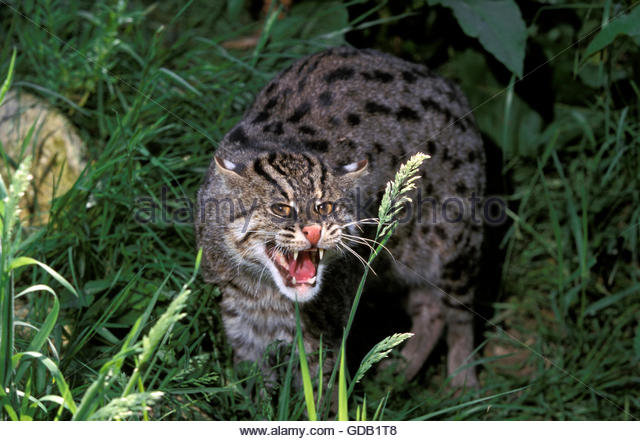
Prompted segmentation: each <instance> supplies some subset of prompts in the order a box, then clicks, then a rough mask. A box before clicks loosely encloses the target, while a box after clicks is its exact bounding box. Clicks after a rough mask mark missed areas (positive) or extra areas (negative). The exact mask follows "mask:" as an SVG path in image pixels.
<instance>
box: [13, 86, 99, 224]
mask: <svg viewBox="0 0 640 441" xmlns="http://www.w3.org/2000/svg"><path fill="white" fill-rule="evenodd" d="M34 124H35V128H34V130H33V136H32V138H31V139H30V141H29V142H28V143H27V144H26V145H24V151H22V149H23V144H25V140H26V138H27V136H28V134H29V131H30V130H31V127H32V126H34ZM0 145H1V146H2V149H3V152H4V154H6V156H7V157H8V161H9V163H8V164H7V163H6V162H5V161H4V160H3V161H2V164H0V176H2V179H3V180H4V182H5V184H6V185H7V187H8V186H9V182H8V176H7V175H8V173H7V166H8V167H9V169H10V170H11V173H13V171H14V170H15V168H16V166H17V164H18V163H19V162H20V160H21V158H24V157H25V155H33V156H32V158H33V161H32V165H31V174H32V175H33V180H32V181H31V183H30V186H29V188H28V190H27V191H26V193H25V196H24V198H23V199H22V200H21V201H20V209H21V211H20V218H21V219H22V221H23V222H28V223H29V224H31V225H42V224H45V223H46V222H47V221H48V220H49V212H50V209H51V201H52V199H53V197H54V196H55V197H59V196H61V195H63V194H64V193H66V192H67V191H68V190H69V189H70V188H71V187H72V186H73V184H74V183H75V182H76V180H77V178H78V176H79V175H80V173H81V172H82V170H83V169H84V167H85V165H86V157H87V150H86V146H85V145H84V143H83V142H82V139H81V138H80V136H79V135H78V131H77V130H76V128H75V127H74V126H73V125H72V124H71V122H69V120H68V119H67V118H66V117H65V116H64V115H63V114H62V113H61V112H59V111H58V110H56V109H55V108H53V107H52V106H51V105H49V103H47V102H46V101H44V100H42V99H40V98H38V97H36V96H34V95H31V94H29V93H26V92H22V91H10V92H9V93H7V95H6V96H5V97H4V100H3V102H2V104H1V105H0ZM21 152H22V156H21ZM3 156H4V155H3ZM54 190H55V194H54Z"/></svg>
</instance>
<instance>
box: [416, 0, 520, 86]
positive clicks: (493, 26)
mask: <svg viewBox="0 0 640 441" xmlns="http://www.w3.org/2000/svg"><path fill="white" fill-rule="evenodd" d="M427 3H429V4H430V5H432V6H433V5H438V4H439V5H442V6H445V7H447V8H450V9H451V10H452V11H453V14H454V15H455V16H456V20H458V23H459V24H460V27H461V28H462V30H463V31H464V33H465V34H467V35H468V36H470V37H473V38H477V39H478V40H479V41H480V43H481V44H482V46H484V48H485V49H486V50H487V51H489V52H491V54H493V56H495V57H496V58H497V59H498V60H500V62H501V63H502V64H504V65H505V66H506V67H507V68H508V69H509V70H510V71H511V72H513V73H514V74H516V75H518V76H519V77H522V69H523V65H524V53H525V44H526V41H527V28H526V26H525V24H524V21H523V20H522V15H521V14H520V9H519V8H518V5H517V4H516V3H515V2H514V1H513V0H427Z"/></svg>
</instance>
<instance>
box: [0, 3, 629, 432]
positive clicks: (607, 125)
mask: <svg viewBox="0 0 640 441" xmlns="http://www.w3.org/2000/svg"><path fill="white" fill-rule="evenodd" d="M58 3H60V2H57V1H49V2H44V1H43V2H9V3H8V5H9V6H7V5H2V6H0V10H1V11H2V13H1V15H0V29H1V30H2V35H3V36H4V38H3V39H2V41H0V78H2V79H4V76H5V75H6V73H7V72H8V71H9V64H10V60H11V55H12V53H13V50H14V49H15V50H16V53H17V57H16V63H15V72H14V76H13V87H14V88H20V89H23V90H25V91H29V92H31V93H34V94H37V95H38V96H40V97H42V98H43V99H45V100H47V101H49V102H50V103H51V104H52V105H54V106H56V107H57V108H58V109H60V110H61V111H63V112H64V113H65V114H66V115H67V116H69V118H70V119H71V120H72V122H73V123H74V124H75V125H76V127H78V129H79V130H80V132H81V134H82V136H83V138H84V140H85V142H86V144H87V146H88V149H89V153H90V163H89V166H88V167H87V169H86V170H85V172H84V173H83V175H82V176H81V177H80V178H79V179H78V181H77V183H76V185H75V187H74V188H73V189H72V190H71V191H70V192H68V193H67V194H66V195H63V196H61V197H60V198H58V199H57V200H56V201H55V203H54V206H53V208H52V211H51V217H50V221H49V223H48V224H47V225H46V226H43V227H39V228H36V227H29V228H27V227H22V228H19V229H17V231H16V234H17V235H16V236H14V239H13V240H12V244H13V246H12V248H11V256H15V257H20V256H31V257H33V258H35V259H37V260H38V261H40V262H43V263H46V264H47V265H48V267H50V268H53V269H55V271H57V273H59V274H60V275H61V276H62V277H64V279H66V280H67V281H68V282H69V283H70V285H71V286H70V287H71V288H72V289H71V290H68V289H65V288H64V287H63V286H62V285H61V284H60V282H59V280H56V279H55V278H54V277H52V276H50V275H49V273H47V272H46V271H42V270H33V268H15V269H14V270H13V278H12V279H10V278H7V274H9V272H8V270H7V268H6V267H3V273H2V277H3V288H2V289H3V298H2V299H3V302H0V303H1V304H7V305H8V302H7V299H8V298H9V297H7V296H6V295H7V293H10V292H12V289H13V292H15V293H18V292H20V291H21V290H23V289H26V288H28V287H31V286H34V285H38V284H44V285H48V286H50V288H52V289H54V290H55V293H56V297H55V299H56V301H57V302H59V306H60V308H59V312H58V313H56V315H57V317H56V319H55V326H51V329H50V331H49V332H48V338H49V339H50V341H51V344H52V345H53V346H54V347H55V348H56V349H57V352H58V354H59V359H57V358H56V356H55V354H54V353H53V352H52V351H51V350H50V349H48V345H47V344H42V345H40V349H39V350H40V351H41V354H42V356H43V357H47V359H48V360H50V361H51V363H50V364H48V362H47V363H44V362H39V361H34V362H27V361H26V358H25V361H24V363H25V364H24V366H27V367H26V368H24V369H25V370H24V372H21V371H20V366H18V368H17V370H16V371H15V372H16V373H18V372H20V373H21V376H22V377H21V378H20V381H19V382H18V384H14V385H13V386H12V387H13V391H14V392H15V391H17V390H19V391H24V392H26V393H27V395H29V394H31V395H32V396H33V397H36V398H42V397H46V396H47V395H49V396H63V392H62V391H61V390H60V389H59V387H60V382H59V381H58V382H56V383H54V382H53V381H52V377H53V376H55V375H58V374H57V372H59V374H60V377H58V378H64V379H65V382H66V384H68V391H69V394H70V396H71V397H73V400H74V403H75V404H76V406H77V407H78V408H79V409H81V411H82V412H83V413H81V414H80V415H79V418H89V417H91V416H94V417H96V418H121V419H204V418H212V419H225V420H235V419H284V418H286V419H305V418H307V416H308V415H307V413H306V409H307V404H306V402H305V397H304V394H303V391H299V390H297V389H296V388H295V387H294V385H293V384H286V383H285V384H282V385H279V387H277V388H275V389H270V390H267V391H264V392H260V391H262V390H263V389H264V380H263V379H262V377H261V376H260V375H259V372H258V370H257V368H256V367H255V366H252V365H250V364H246V363H245V364H241V365H239V366H234V365H233V362H232V353H231V349H230V347H229V346H228V344H227V343H226V341H225V337H224V332H223V329H222V324H221V319H220V314H219V310H218V307H217V304H218V301H219V297H220V293H219V291H218V290H217V289H216V288H215V287H213V286H208V285H206V284H204V282H203V281H202V280H201V279H199V278H197V279H195V280H194V281H193V282H192V283H191V285H190V290H191V293H190V294H189V297H188V299H187V300H186V305H185V306H184V308H185V309H184V311H185V312H186V315H185V316H184V317H182V318H179V316H176V315H175V314H173V315H172V317H173V319H172V320H170V322H171V323H172V324H170V325H168V323H169V322H167V321H166V320H167V319H165V321H163V322H162V323H164V324H165V325H166V328H163V329H164V331H166V332H162V335H159V334H157V330H158V329H159V328H155V327H156V326H159V324H160V323H161V321H162V320H159V319H160V317H161V315H162V314H163V313H164V312H165V311H167V310H168V309H169V308H170V305H171V302H172V300H174V301H175V299H176V298H178V299H182V300H184V299H183V297H182V296H180V293H181V292H182V293H183V295H184V292H185V289H186V288H185V285H186V284H187V283H188V282H189V280H190V279H191V277H192V274H193V268H194V262H195V259H196V250H195V245H194V243H195V241H194V237H193V231H192V225H191V223H190V222H188V221H186V220H185V219H184V216H183V215H184V211H181V210H183V209H184V208H185V207H186V206H187V205H186V201H187V200H193V199H194V195H195V191H196V190H197V188H198V186H199V185H200V183H201V180H202V177H203V175H204V173H205V170H206V168H207V166H208V163H209V160H210V158H211V154H212V153H213V151H214V150H215V147H216V140H219V139H221V137H222V136H223V135H224V134H225V133H226V131H227V130H229V129H230V128H231V127H232V126H233V124H235V123H236V122H237V121H238V120H239V119H240V118H241V116H242V113H243V111H244V110H245V109H246V108H247V107H248V106H249V105H250V103H251V101H252V98H253V96H254V95H255V93H256V92H257V91H258V90H260V88H262V87H263V86H264V84H265V83H266V82H267V81H268V80H269V79H270V78H271V77H272V76H273V75H275V73H277V72H278V71H279V70H280V69H282V68H283V67H285V66H286V65H287V64H288V63H290V62H291V61H292V60H294V59H297V58H298V57H300V56H302V55H304V54H307V53H311V52H314V51H316V50H318V49H320V48H322V47H326V46H332V45H336V44H342V43H343V42H344V41H345V38H347V39H348V41H350V42H353V43H358V44H363V45H368V46H369V45H372V46H375V47H378V48H381V49H383V50H387V51H391V52H395V53H397V54H399V55H401V56H403V57H405V58H408V59H413V60H417V61H421V62H426V63H428V64H430V65H432V66H435V67H437V70H438V71H440V72H442V73H444V74H445V75H447V76H449V77H452V78H455V79H456V80H457V81H458V82H459V83H460V84H461V85H462V87H463V89H464V90H465V92H466V93H467V94H468V96H469V98H470V101H471V102H472V105H474V106H476V105H478V106H479V107H477V108H476V109H475V110H474V115H475V117H476V120H477V121H478V124H479V125H480V127H481V129H482V131H483V133H484V134H485V136H486V137H487V139H488V140H491V141H492V142H493V143H495V144H496V145H497V146H498V148H499V149H500V151H501V152H502V170H501V171H498V172H496V173H497V177H498V180H499V181H502V182H503V183H504V184H505V185H504V186H505V187H506V190H503V191H504V196H505V198H507V200H508V201H509V209H510V211H509V218H510V220H511V223H510V224H509V225H508V227H507V228H505V229H504V231H499V232H498V233H499V237H498V240H499V241H500V250H501V253H503V254H504V259H502V260H503V261H504V263H503V267H502V272H501V280H500V281H499V284H498V288H496V289H495V291H496V292H495V293H493V294H494V295H493V298H489V299H487V300H484V299H480V306H482V307H483V308H482V309H480V310H481V311H485V312H482V318H481V317H478V321H479V322H481V323H482V324H483V325H484V327H483V328H482V331H481V333H480V336H479V339H478V340H479V341H478V343H479V345H480V347H479V348H478V359H479V360H478V364H479V366H478V368H479V374H480V375H479V377H480V380H481V385H482V386H481V388H480V389H479V390H478V391H467V392H465V393H464V394H461V395H455V394H453V393H452V392H451V391H450V390H449V389H447V387H446V383H447V382H446V366H445V364H444V362H443V351H436V353H435V354H434V356H433V357H431V358H430V361H429V364H428V366H427V367H426V369H425V370H424V371H423V372H422V373H421V374H420V375H419V377H418V378H417V379H416V380H414V381H413V382H411V383H406V382H404V381H402V380H401V379H399V378H398V377H397V376H395V375H393V374H392V373H391V372H388V371H381V372H377V373H375V372H374V371H369V372H368V373H367V375H366V376H365V377H364V378H363V380H362V382H361V383H359V384H358V385H356V386H355V387H354V388H353V390H349V391H348V392H349V394H350V395H349V402H348V411H349V417H350V418H352V419H353V418H355V417H356V416H357V415H356V414H357V413H358V414H359V415H360V416H362V415H363V413H362V412H363V411H362V410H357V409H358V406H360V409H363V408H366V415H367V416H368V417H372V416H373V415H374V414H377V416H378V417H379V416H380V414H381V413H382V415H383V418H384V419H414V418H415V419H451V420H462V419H571V420H575V419H578V420H582V419H635V418H638V417H640V399H639V398H638V396H640V394H639V392H640V375H639V374H638V372H640V369H639V368H640V323H639V318H640V266H639V265H638V263H639V259H638V249H639V247H638V233H639V231H640V201H639V200H638V199H639V198H640V193H639V192H638V189H639V188H640V148H639V147H640V145H639V141H638V140H640V123H639V121H640V118H639V116H640V106H639V104H640V89H639V87H638V84H637V78H638V77H639V75H638V72H639V71H640V68H639V66H638V64H637V61H636V60H638V59H639V58H638V55H639V52H640V51H639V50H638V43H640V42H639V41H638V38H637V36H636V37H628V36H625V35H622V36H620V37H618V38H617V39H616V40H614V41H613V43H611V44H610V45H609V46H607V47H606V48H605V49H604V50H603V51H601V52H598V53H596V54H595V55H592V56H590V57H589V58H586V59H584V57H583V54H584V50H585V48H586V47H587V44H588V42H589V41H590V39H591V36H592V35H593V34H591V36H589V37H588V38H587V39H586V40H584V41H582V42H581V43H580V44H577V45H574V46H572V47H571V48H570V49H568V50H567V51H566V52H562V54H561V55H560V56H558V57H557V58H553V59H552V57H553V56H554V55H555V54H558V53H561V51H563V50H564V49H565V48H567V47H569V46H570V45H571V44H572V43H574V42H575V41H576V40H577V39H579V38H581V37H583V36H587V35H589V33H590V32H591V31H592V30H593V29H595V28H596V27H597V26H599V25H601V24H602V22H603V17H605V16H607V17H612V16H614V15H615V14H617V13H620V12H622V8H624V7H628V6H630V5H631V3H624V2H622V3H620V4H618V3H613V2H610V3H607V5H605V6H604V7H603V5H601V4H600V3H595V2H594V3H593V4H588V3H574V4H566V5H556V6H554V7H545V9H544V10H538V11H537V13H532V12H531V11H528V12H526V11H524V6H522V9H523V15H524V18H525V23H526V25H527V26H528V38H529V43H530V44H532V45H535V46H536V47H538V48H539V49H540V52H541V53H542V54H543V55H544V57H543V59H542V61H545V60H549V59H551V61H550V63H549V64H548V65H547V66H546V68H545V69H547V70H546V72H547V73H548V76H547V77H545V78H546V79H547V83H544V84H543V86H540V85H536V83H531V82H527V81H524V82H522V83H521V84H522V90H519V89H518V87H519V86H518V84H519V83H516V84H515V87H513V88H508V91H507V93H506V94H499V95H497V96H496V97H495V98H494V99H493V100H492V101H489V102H486V103H485V101H486V100H487V99H488V98H490V97H493V96H494V95H495V94H496V93H498V92H500V91H502V90H503V89H505V88H507V87H508V86H509V84H510V80H511V78H512V77H511V74H510V73H509V72H506V73H505V72H504V69H502V68H501V66H500V65H499V63H498V62H496V60H495V59H493V58H492V55H490V54H489V53H487V52H486V51H484V50H483V49H482V47H480V46H479V45H478V44H477V43H476V42H475V40H473V39H470V38H468V37H465V36H464V33H463V32H462V30H461V29H460V28H458V27H457V26H456V25H455V19H454V17H453V16H452V14H451V12H450V11H449V10H447V9H444V8H441V7H438V8H435V7H434V8H428V7H426V6H423V5H422V4H421V3H420V2H408V1H407V2H397V4H395V5H394V6H389V5H388V4H385V3H374V2H368V3H363V2H358V1H353V2H350V4H352V6H351V7H350V9H349V10H348V11H347V9H345V7H343V6H341V5H340V4H337V3H331V4H330V5H318V4H316V3H313V2H309V1H303V2H301V3H300V5H299V6H298V7H297V8H298V9H297V10H295V9H294V11H292V12H290V13H288V14H287V15H286V18H283V19H279V18H276V17H277V14H278V11H277V10H275V9H273V10H272V11H270V14H269V15H268V17H267V18H266V19H265V20H259V19H256V17H253V16H251V14H250V13H249V11H248V8H247V6H246V5H245V4H244V2H242V1H229V2H215V3H214V5H213V6H211V5H209V4H208V3H207V2H196V1H194V2H189V3H186V4H185V3H182V2H177V1H173V0H171V1H166V2H158V3H154V4H153V5H151V4H150V3H143V2H135V1H134V2H129V3H125V2H115V1H113V2H111V1H106V0H101V1H98V2H66V3H65V5H64V7H60V6H59V5H58ZM68 3H69V4H68ZM18 5H19V6H18ZM542 6H543V4H542V3H541V4H539V5H537V7H538V8H539V7H542ZM609 8H610V9H609ZM567 14H569V15H570V16H571V17H573V18H571V19H567ZM450 24H453V25H450ZM443 27H444V29H443ZM261 29H262V30H263V33H262V37H261V38H260V39H259V42H258V44H257V46H255V47H252V48H249V49H247V50H232V49H225V47H224V46H223V42H225V41H229V40H233V39H237V38H241V37H245V36H250V35H254V34H256V33H257V32H258V31H259V30H261ZM532 47H533V46H532ZM531 52H535V51H533V49H531ZM537 64H540V63H537ZM532 67H535V66H531V67H529V68H527V69H525V72H527V71H528V70H529V69H530V68H532ZM501 69H502V70H501ZM543 70H544V69H543ZM536 78H537V77H536V76H534V79H536ZM536 81H537V80H536ZM527 90H529V91H534V94H537V95H538V97H537V98H539V99H541V100H542V101H544V102H545V105H548V106H547V108H551V109H553V110H554V112H553V114H552V115H551V114H545V112H544V111H543V110H541V107H540V106H539V105H536V104H535V103H533V102H532V101H531V99H528V98H526V91H527ZM523 97H524V98H523ZM483 103H484V104H483ZM480 104H482V105H480ZM543 107H544V106H543ZM547 113H548V112H547ZM0 166H1V167H7V168H8V169H9V170H10V172H11V174H14V172H15V169H13V168H12V166H11V165H9V164H8V163H6V162H4V161H3V162H2V163H1V164H0ZM6 184H7V188H8V187H9V186H8V183H6ZM163 188H164V189H166V190H165V194H166V201H167V205H168V207H169V216H168V218H167V219H165V220H163V219H159V220H158V221H157V222H155V223H148V224H142V223H139V222H137V221H136V220H135V214H136V207H137V206H139V205H140V204H139V202H138V203H137V202H136V201H139V200H140V198H143V197H150V198H152V199H153V200H155V201H156V202H157V203H158V204H161V203H162V200H163V196H162V195H163ZM181 214H182V216H181ZM3 219H4V215H3ZM5 244H6V242H5V241H4V239H3V252H4V253H5V254H4V255H3V258H4V257H5V256H8V255H9V254H8V253H9V249H8V248H6V247H5ZM493 265H495V266H499V265H500V259H497V258H496V259H494V263H493ZM10 286H11V287H10ZM7 287H10V288H7ZM72 291H75V293H76V294H77V296H76V295H74V294H73V292H72ZM25 297H26V298H27V299H28V307H29V313H28V316H27V318H26V319H25V320H24V321H25V322H27V323H29V324H31V325H33V326H35V327H37V328H39V329H48V328H49V325H53V323H52V321H51V319H50V318H49V317H51V315H50V314H51V312H52V311H53V310H54V309H55V308H54V307H53V306H52V296H49V297H47V296H44V295H33V294H28V295H26V296H25ZM182 300H181V301H182ZM5 309H7V308H5ZM3 311H4V313H7V311H8V310H4V309H3ZM5 317H6V316H5V315H3V325H4V324H6V323H8V321H6V320H5ZM154 329H155V332H156V334H154ZM145 335H155V336H156V337H155V338H154V339H153V345H151V346H146V347H145V343H144V340H142V336H145ZM42 337H43V334H40V336H38V333H37V332H35V331H33V332H31V331H24V332H22V331H21V332H16V334H15V352H16V353H17V352H25V351H29V350H30V349H29V348H30V347H31V345H33V342H34V341H35V342H36V343H43V340H42ZM514 339H515V340H514ZM2 347H3V348H5V349H4V350H3V352H4V353H3V354H0V358H2V361H3V362H6V360H7V358H6V356H7V352H10V350H9V349H6V344H4V343H3V346H2ZM294 349H295V348H294ZM143 354H146V355H145V358H144V359H143V358H141V357H143ZM509 354H511V355H509ZM346 355H347V357H348V355H349V351H348V349H347V352H346ZM146 357H149V358H146ZM40 360H42V358H40ZM282 360H283V363H284V368H289V369H293V366H292V365H291V362H290V361H289V359H288V357H287V354H283V358H282ZM296 362H297V359H296ZM21 363H22V361H21ZM109 369H113V371H112V373H113V375H112V376H109V380H108V384H104V383H103V382H102V383H101V381H103V380H104V378H105V375H106V373H107V372H108V371H109ZM351 374H355V373H354V372H352V373H351ZM152 392H161V393H162V397H161V398H158V396H157V395H153V396H152V395H149V394H150V393H152ZM145 394H146V395H145ZM365 394H366V402H365V400H364V397H365ZM317 395H318V394H317V390H316V396H315V397H314V399H315V400H317V401H316V405H317V406H318V408H317V410H318V415H319V416H326V415H327V414H328V412H327V408H326V406H325V407H324V408H322V405H321V403H320V402H319V401H320V398H321V397H318V396H317ZM322 395H323V396H324V397H326V396H328V392H327V391H323V392H322ZM83 397H92V398H91V400H89V401H86V402H84V404H83V402H82V399H83ZM154 398H157V399H155V404H154V405H153V406H152V409H151V410H150V411H148V410H145V408H146V405H148V404H149V403H150V402H151V401H152V400H153V399H154ZM2 399H3V400H5V398H2ZM7 400H8V401H7ZM51 400H52V401H47V400H41V402H40V403H39V404H37V403H35V402H33V401H31V402H30V401H29V400H28V399H22V398H20V397H19V396H17V395H15V394H14V395H9V396H7V397H6V400H5V401H3V408H2V409H0V415H2V416H1V418H2V419H12V418H20V417H23V418H25V419H29V418H33V419H37V420H43V419H53V418H60V419H71V418H73V417H74V415H76V412H78V410H77V409H76V412H74V411H73V410H70V409H66V408H64V407H63V406H61V405H60V403H59V402H56V399H55V398H52V399H51ZM58 401H59V400H58ZM325 401H326V400H325ZM89 403H90V404H89ZM9 407H11V409H12V410H13V413H11V411H9V410H8V408H9ZM68 407H69V406H68ZM105 409H106V410H105ZM100 412H102V413H100Z"/></svg>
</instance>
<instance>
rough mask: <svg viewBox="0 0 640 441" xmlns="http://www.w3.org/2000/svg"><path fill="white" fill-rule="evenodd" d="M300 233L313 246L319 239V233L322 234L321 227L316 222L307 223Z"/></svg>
mask: <svg viewBox="0 0 640 441" xmlns="http://www.w3.org/2000/svg"><path fill="white" fill-rule="evenodd" d="M302 233H303V234H304V236H305V237H306V238H307V240H308V241H309V242H311V246H312V247H315V246H316V245H317V244H318V241H319V240H320V235H321V234H322V227H321V226H320V225H318V224H313V225H307V226H306V227H304V228H303V229H302Z"/></svg>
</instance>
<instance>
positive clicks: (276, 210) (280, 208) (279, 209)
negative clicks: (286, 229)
mask: <svg viewBox="0 0 640 441" xmlns="http://www.w3.org/2000/svg"><path fill="white" fill-rule="evenodd" d="M271 211H273V214H275V215H276V216H280V217H291V216H292V215H293V209H292V208H291V207H290V206H289V205H287V204H273V205H272V206H271Z"/></svg>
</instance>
